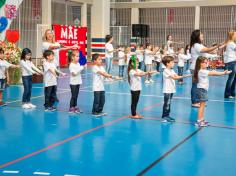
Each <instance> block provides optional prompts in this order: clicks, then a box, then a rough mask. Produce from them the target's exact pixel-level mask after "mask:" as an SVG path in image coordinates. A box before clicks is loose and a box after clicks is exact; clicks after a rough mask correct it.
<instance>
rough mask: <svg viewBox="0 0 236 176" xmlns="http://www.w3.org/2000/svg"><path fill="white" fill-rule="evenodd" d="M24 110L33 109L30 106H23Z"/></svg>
mask: <svg viewBox="0 0 236 176" xmlns="http://www.w3.org/2000/svg"><path fill="white" fill-rule="evenodd" d="M22 108H23V109H30V108H31V107H30V106H29V105H28V104H23V105H22Z"/></svg>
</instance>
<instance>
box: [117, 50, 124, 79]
mask: <svg viewBox="0 0 236 176" xmlns="http://www.w3.org/2000/svg"><path fill="white" fill-rule="evenodd" d="M124 50H125V48H124V47H123V46H120V47H119V49H118V60H119V61H118V62H119V63H118V64H119V77H120V78H123V77H124V69H125V52H124Z"/></svg>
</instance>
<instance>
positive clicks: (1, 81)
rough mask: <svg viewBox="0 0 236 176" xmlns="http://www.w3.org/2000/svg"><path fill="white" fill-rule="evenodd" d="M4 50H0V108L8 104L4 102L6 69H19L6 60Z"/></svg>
mask: <svg viewBox="0 0 236 176" xmlns="http://www.w3.org/2000/svg"><path fill="white" fill-rule="evenodd" d="M4 57H5V56H4V50H3V49H2V48H0V106H6V103H4V102H3V101H2V98H3V91H4V89H5V88H6V69H8V68H9V67H12V68H19V66H17V65H13V64H11V63H9V62H7V61H6V60H4Z"/></svg>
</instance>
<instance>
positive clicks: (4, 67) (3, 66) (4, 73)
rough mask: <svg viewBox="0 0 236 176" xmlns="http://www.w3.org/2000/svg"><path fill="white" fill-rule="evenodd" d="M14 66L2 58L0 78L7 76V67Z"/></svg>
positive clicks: (0, 61)
mask: <svg viewBox="0 0 236 176" xmlns="http://www.w3.org/2000/svg"><path fill="white" fill-rule="evenodd" d="M10 66H12V64H10V63H9V62H7V61H6V60H1V59H0V79H5V78H6V69H7V68H9V67H10Z"/></svg>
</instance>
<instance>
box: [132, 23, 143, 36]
mask: <svg viewBox="0 0 236 176" xmlns="http://www.w3.org/2000/svg"><path fill="white" fill-rule="evenodd" d="M141 35H142V24H132V37H141Z"/></svg>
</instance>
